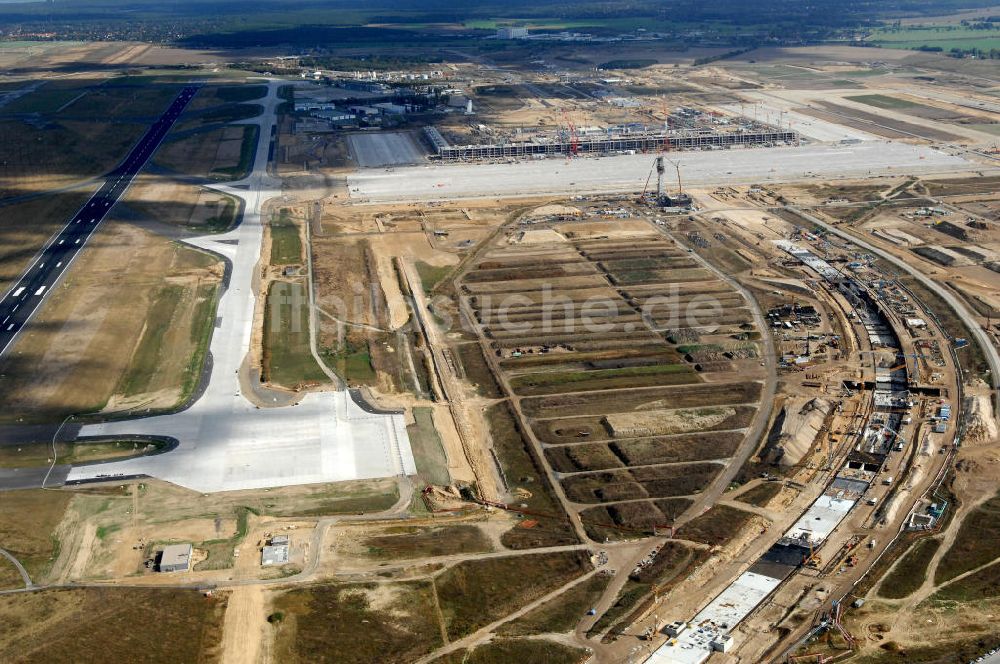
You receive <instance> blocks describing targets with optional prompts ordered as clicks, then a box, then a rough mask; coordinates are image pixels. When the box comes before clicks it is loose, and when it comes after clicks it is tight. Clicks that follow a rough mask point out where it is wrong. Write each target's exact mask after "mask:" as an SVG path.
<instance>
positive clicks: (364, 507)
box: [262, 484, 399, 516]
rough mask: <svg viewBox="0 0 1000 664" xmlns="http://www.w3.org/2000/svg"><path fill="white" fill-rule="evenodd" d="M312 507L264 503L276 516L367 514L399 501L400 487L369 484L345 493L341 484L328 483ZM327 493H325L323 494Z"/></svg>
mask: <svg viewBox="0 0 1000 664" xmlns="http://www.w3.org/2000/svg"><path fill="white" fill-rule="evenodd" d="M327 486H328V487H330V488H329V489H327V490H325V491H323V492H322V493H321V495H320V496H318V498H317V500H316V501H315V502H314V503H313V504H312V506H311V507H307V508H302V507H301V506H292V507H287V508H279V507H276V506H274V505H270V504H264V505H263V506H262V507H263V511H264V512H265V513H267V514H270V515H274V516H326V515H331V514H366V513H369V512H382V511H385V510H387V509H389V508H390V507H392V506H393V505H395V504H396V503H397V502H399V487H398V486H397V485H396V484H393V485H392V486H391V488H389V489H387V490H384V491H383V490H379V489H378V488H377V487H376V488H369V487H368V485H367V484H365V485H363V486H364V487H365V488H364V489H361V490H353V491H351V492H349V493H344V492H343V490H342V489H339V488H338V486H339V484H330V485H327ZM323 494H325V495H323Z"/></svg>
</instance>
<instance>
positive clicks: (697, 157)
mask: <svg viewBox="0 0 1000 664" xmlns="http://www.w3.org/2000/svg"><path fill="white" fill-rule="evenodd" d="M671 158H672V159H674V160H676V161H677V162H678V163H679V164H680V168H681V173H682V174H683V177H684V184H685V185H687V186H705V185H722V184H730V185H739V184H752V183H766V182H789V181H799V180H810V179H817V180H819V181H824V180H827V179H843V178H850V177H867V176H876V175H906V174H916V173H920V174H928V173H954V172H963V171H967V170H970V169H982V166H980V165H977V164H974V163H973V162H970V161H968V160H966V159H964V158H962V157H958V156H954V155H951V154H948V153H946V152H942V151H940V150H935V149H933V148H929V147H925V146H920V145H909V144H906V143H897V142H893V141H864V142H862V143H858V144H856V145H801V146H790V147H776V148H750V149H733V150H710V151H701V152H674V153H671ZM652 162H653V155H651V154H644V155H619V156H613V157H581V158H577V159H565V158H553V159H542V160H537V161H524V162H517V163H503V164H440V163H439V164H434V165H429V166H414V167H401V168H395V169H393V170H392V171H390V172H387V171H376V170H361V171H357V172H355V173H354V174H352V175H350V176H348V179H347V182H348V185H349V188H350V195H351V197H352V198H354V199H356V200H358V201H361V202H364V201H411V200H412V201H423V200H446V199H455V198H476V197H483V196H498V197H499V196H526V195H536V194H556V195H560V196H570V195H573V194H585V193H612V192H639V191H642V188H643V186H644V184H645V182H646V179H647V177H648V176H649V172H650V167H651V166H652Z"/></svg>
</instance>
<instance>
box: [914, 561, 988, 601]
mask: <svg viewBox="0 0 1000 664" xmlns="http://www.w3.org/2000/svg"><path fill="white" fill-rule="evenodd" d="M993 597H1000V563H995V564H993V565H990V566H989V567H984V568H983V569H981V570H979V571H978V572H974V573H973V574H970V575H969V576H967V577H965V578H962V579H959V580H957V581H954V582H952V583H949V584H948V585H946V586H945V587H943V588H941V589H940V590H938V591H937V592H936V593H934V594H933V595H932V596H931V599H932V600H944V601H953V602H962V603H966V602H976V601H979V600H984V599H991V598H993Z"/></svg>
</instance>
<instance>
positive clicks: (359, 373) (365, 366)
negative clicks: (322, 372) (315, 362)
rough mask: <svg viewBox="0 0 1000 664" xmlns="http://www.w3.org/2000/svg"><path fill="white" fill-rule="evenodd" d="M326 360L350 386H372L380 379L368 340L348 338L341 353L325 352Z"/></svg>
mask: <svg viewBox="0 0 1000 664" xmlns="http://www.w3.org/2000/svg"><path fill="white" fill-rule="evenodd" d="M324 359H325V360H326V363H327V365H328V366H330V367H332V368H333V370H334V371H335V372H336V373H337V375H338V376H340V377H341V378H342V379H343V380H344V381H345V382H346V383H348V384H349V385H372V384H374V383H375V382H376V380H377V379H378V374H377V373H376V372H375V365H373V364H372V354H371V349H370V348H369V346H368V341H367V340H366V339H360V340H355V339H351V338H348V339H346V340H345V341H344V345H343V347H342V348H341V349H340V350H339V351H329V350H327V351H325V352H324Z"/></svg>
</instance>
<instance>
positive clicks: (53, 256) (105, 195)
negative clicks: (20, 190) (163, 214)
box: [0, 85, 198, 355]
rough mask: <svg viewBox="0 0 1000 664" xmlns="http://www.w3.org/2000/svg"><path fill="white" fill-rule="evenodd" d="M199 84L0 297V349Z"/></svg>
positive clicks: (150, 153) (182, 95)
mask: <svg viewBox="0 0 1000 664" xmlns="http://www.w3.org/2000/svg"><path fill="white" fill-rule="evenodd" d="M197 91H198V87H197V86H194V85H189V86H186V87H185V88H183V89H182V90H181V91H180V93H179V94H178V95H177V97H176V98H175V99H174V101H173V103H171V104H170V107H169V108H168V109H167V110H166V111H165V112H164V113H163V115H161V116H160V119H159V120H157V121H156V122H155V123H153V125H152V126H151V127H150V128H149V129H148V130H147V131H146V133H145V135H143V137H142V138H141V139H140V140H139V142H138V143H136V145H135V147H133V148H132V151H131V152H129V154H128V156H127V157H126V158H125V160H124V161H122V163H121V164H120V165H119V166H118V168H116V169H115V170H113V171H111V173H109V174H108V175H107V176H105V178H104V184H103V185H101V188H100V189H98V190H97V192H96V193H95V194H94V195H93V196H92V197H91V198H90V200H89V201H87V202H86V203H84V205H83V207H82V208H80V210H79V211H78V212H77V213H76V215H75V216H74V217H73V218H72V219H70V221H69V223H67V224H66V225H65V226H63V228H62V230H60V231H59V232H58V233H56V234H55V235H54V236H53V237H52V238H51V239H50V240H49V243H48V244H46V245H45V247H44V248H43V249H42V251H41V252H40V253H39V255H38V256H37V257H36V258H35V260H34V261H33V262H32V263H31V265H29V266H28V269H27V270H25V272H24V274H22V275H21V278H20V279H19V280H18V281H17V283H15V284H14V285H13V286H12V287H11V289H10V290H9V291H7V294H6V295H4V297H3V300H0V355H3V354H4V353H5V352H6V351H7V350H8V349H9V348H10V347H11V346H12V345H13V343H14V341H15V340H16V339H17V336H18V334H19V333H20V332H21V330H23V329H24V327H25V325H27V323H28V321H29V320H30V319H31V317H32V315H34V313H35V311H37V310H38V308H39V307H40V306H41V304H42V302H43V301H44V300H45V297H46V296H47V295H48V294H49V293H50V292H51V291H52V288H53V287H54V286H55V284H56V283H57V282H58V281H59V279H60V277H62V275H63V273H64V272H65V271H66V270H67V268H69V266H70V263H72V262H73V259H74V258H76V256H77V254H78V253H79V252H80V250H81V249H83V247H84V246H85V245H86V244H87V240H88V239H90V236H91V235H93V234H94V232H95V231H96V230H97V227H98V226H100V225H101V222H102V221H103V220H104V218H105V217H106V216H107V214H108V211H109V210H111V208H112V207H114V205H115V203H117V202H118V199H119V198H120V197H121V196H122V195H123V194H124V193H125V191H126V190H127V189H128V186H129V185H130V184H132V179H133V178H134V177H135V176H136V174H137V173H138V172H139V171H141V170H142V168H143V166H145V165H146V162H147V161H149V158H150V157H152V156H153V153H155V152H156V148H158V147H159V146H160V143H161V142H162V141H163V138H164V137H165V136H166V135H167V132H168V131H170V128H171V127H172V126H173V124H174V122H175V121H176V120H177V117H178V116H179V115H180V114H181V112H183V111H184V108H185V107H186V106H187V105H188V102H189V101H191V98H192V97H193V96H194V94H195V93H196V92H197Z"/></svg>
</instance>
